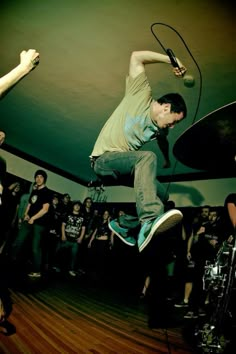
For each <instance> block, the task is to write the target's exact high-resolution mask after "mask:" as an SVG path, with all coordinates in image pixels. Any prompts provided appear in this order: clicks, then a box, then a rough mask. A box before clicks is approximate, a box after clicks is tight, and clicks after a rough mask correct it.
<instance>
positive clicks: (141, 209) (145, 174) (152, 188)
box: [94, 151, 168, 223]
mask: <svg viewBox="0 0 236 354" xmlns="http://www.w3.org/2000/svg"><path fill="white" fill-rule="evenodd" d="M94 172H95V173H96V174H97V176H98V177H99V178H101V180H104V181H106V180H107V178H110V177H111V179H112V180H114V184H116V185H117V184H119V185H124V186H130V187H131V186H133V187H134V190H135V199H136V209H137V214H138V218H139V221H140V222H141V223H143V222H145V221H147V220H151V219H154V218H156V217H157V216H158V215H160V214H162V213H163V210H164V207H163V202H166V201H167V200H168V196H167V195H166V191H165V189H164V187H163V186H162V185H161V184H160V182H158V180H157V177H156V176H157V157H156V154H154V153H153V152H151V151H127V152H106V153H104V154H103V155H101V156H99V157H98V158H97V159H96V160H95V162H94ZM105 184H106V183H105Z"/></svg>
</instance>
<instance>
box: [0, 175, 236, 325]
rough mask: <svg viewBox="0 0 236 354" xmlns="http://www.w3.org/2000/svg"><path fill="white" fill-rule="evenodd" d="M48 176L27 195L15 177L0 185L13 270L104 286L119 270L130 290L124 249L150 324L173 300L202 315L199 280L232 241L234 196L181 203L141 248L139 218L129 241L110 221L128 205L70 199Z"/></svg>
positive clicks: (5, 246)
mask: <svg viewBox="0 0 236 354" xmlns="http://www.w3.org/2000/svg"><path fill="white" fill-rule="evenodd" d="M46 181H47V173H46V172H45V171H44V170H37V171H36V172H35V174H34V181H33V182H32V183H31V184H30V188H29V191H28V192H27V193H23V191H22V189H21V184H20V182H18V181H17V182H15V183H11V184H10V185H9V186H8V187H7V188H5V189H4V192H3V195H2V205H1V228H2V233H1V244H0V255H1V257H4V258H5V259H7V263H8V265H10V266H11V269H13V273H17V274H19V272H22V274H23V273H25V274H27V275H28V278H29V279H31V280H32V279H34V280H36V279H40V278H41V279H44V278H46V277H49V276H50V277H54V276H55V277H58V276H59V275H58V273H60V274H61V276H63V277H64V276H67V277H69V278H71V279H72V278H74V279H78V281H80V280H81V279H85V278H86V281H89V282H90V284H93V283H94V281H95V282H96V284H100V286H102V285H103V284H104V283H105V284H106V283H107V281H108V280H109V283H110V284H112V282H116V281H117V282H118V278H119V277H117V273H116V271H117V269H119V271H120V273H121V274H120V278H119V284H120V285H119V286H121V287H124V288H126V291H127V290H128V289H127V282H126V280H127V279H126V280H125V277H126V276H127V274H125V272H126V270H125V269H124V267H122V265H123V266H124V264H126V265H128V263H127V261H124V257H123V256H124V253H125V252H126V254H129V260H128V261H129V262H133V264H129V267H130V269H131V271H130V276H132V271H137V269H139V270H140V272H139V275H138V277H137V278H136V281H137V282H136V284H134V282H133V283H132V282H130V284H131V283H132V284H133V285H134V289H132V290H133V291H135V294H136V296H137V297H139V296H140V300H141V299H142V300H143V299H145V300H146V301H147V303H148V305H149V306H150V311H149V325H150V326H151V327H155V326H164V325H166V320H167V318H168V316H167V307H168V308H169V304H170V301H171V302H172V303H174V306H173V308H184V309H186V313H185V314H184V318H186V319H196V318H198V317H199V316H206V315H207V308H208V306H209V304H210V301H211V298H210V296H209V293H208V292H207V291H206V289H204V284H203V280H204V272H205V268H206V267H205V266H206V264H207V263H210V264H214V262H216V260H217V257H218V254H219V253H220V252H221V249H222V247H223V246H224V247H225V243H227V244H228V247H230V246H232V245H233V242H234V241H233V240H234V238H233V235H234V230H235V208H236V207H235V205H236V200H235V196H236V194H230V195H229V196H228V197H227V198H226V202H225V206H221V207H210V206H203V207H199V208H188V209H187V210H188V212H186V210H184V208H183V209H182V212H183V215H184V217H183V222H182V223H181V224H178V225H176V226H175V227H174V228H172V229H171V230H170V231H169V232H168V233H167V232H166V233H163V234H160V235H159V236H158V237H156V238H154V239H153V240H152V242H151V247H146V248H145V251H144V252H141V253H140V251H139V248H138V235H139V231H140V227H139V226H138V225H137V224H136V229H135V228H133V234H132V239H133V240H134V242H133V243H128V242H127V241H126V240H125V241H126V242H122V241H123V240H122V239H120V237H117V235H116V233H115V232H114V231H113V230H112V227H110V226H109V225H110V224H112V223H113V222H119V223H122V220H124V218H125V217H126V218H127V215H129V210H125V209H126V208H127V206H125V204H124V208H123V209H121V208H120V205H119V210H115V209H114V207H113V208H111V207H109V203H94V202H93V200H92V198H91V197H86V198H85V200H84V201H83V202H81V201H80V200H71V197H70V195H69V194H68V193H65V194H63V195H61V194H59V193H56V192H54V191H50V190H49V189H48V188H47V187H46ZM26 201H27V202H26ZM171 208H174V203H170V202H168V203H166V210H168V209H171ZM135 217H136V216H135V215H133V216H131V215H129V221H130V220H131V218H133V220H134V222H135V220H136V219H135ZM134 230H135V231H134ZM130 237H131V236H130ZM163 250H165V252H164V253H163ZM127 252H128V253H127ZM129 252H130V253H129ZM114 260H115V262H116V264H114ZM220 261H221V262H223V259H222V260H220ZM119 264H120V266H119ZM171 265H172V266H171ZM221 265H222V264H221ZM170 266H171V267H170ZM115 268H116V269H115ZM111 269H112V270H113V271H112V272H111ZM170 269H172V270H170ZM115 277H117V279H115ZM122 277H123V283H122ZM130 284H129V285H130ZM177 311H178V310H177ZM157 319H158V323H157V322H156V321H157ZM164 319H165V321H164ZM160 320H161V322H160ZM163 321H164V322H163Z"/></svg>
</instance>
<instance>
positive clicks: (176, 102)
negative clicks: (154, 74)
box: [157, 93, 187, 118]
mask: <svg viewBox="0 0 236 354" xmlns="http://www.w3.org/2000/svg"><path fill="white" fill-rule="evenodd" d="M157 102H158V103H160V104H163V103H170V105H171V112H174V113H181V112H183V118H185V117H186V116H187V106H186V103H185V102H184V99H183V97H182V96H181V95H180V94H178V93H168V94H166V95H164V96H162V97H160V98H158V99H157Z"/></svg>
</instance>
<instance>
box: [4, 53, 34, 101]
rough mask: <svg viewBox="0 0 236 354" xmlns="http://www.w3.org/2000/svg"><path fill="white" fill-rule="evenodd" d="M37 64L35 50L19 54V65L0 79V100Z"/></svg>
mask: <svg viewBox="0 0 236 354" xmlns="http://www.w3.org/2000/svg"><path fill="white" fill-rule="evenodd" d="M38 64H39V53H38V52H37V51H36V50H35V49H29V50H28V51H25V50H23V51H22V52H21V53H20V64H19V65H17V66H16V67H15V68H14V69H13V70H11V71H10V72H9V73H8V74H6V75H4V76H3V77H1V78H0V99H2V98H3V97H4V96H5V95H6V94H7V93H8V92H9V91H10V90H11V89H12V88H13V87H14V86H15V85H16V84H17V83H18V82H19V81H20V80H21V79H23V77H24V76H26V75H28V74H29V73H30V72H31V71H32V70H33V69H34V68H35V67H36V66H37V65H38Z"/></svg>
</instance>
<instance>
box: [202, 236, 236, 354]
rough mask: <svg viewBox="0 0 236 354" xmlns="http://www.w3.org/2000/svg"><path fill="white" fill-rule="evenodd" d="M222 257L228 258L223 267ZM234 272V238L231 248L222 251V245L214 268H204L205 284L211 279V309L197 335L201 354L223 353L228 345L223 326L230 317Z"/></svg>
mask: <svg viewBox="0 0 236 354" xmlns="http://www.w3.org/2000/svg"><path fill="white" fill-rule="evenodd" d="M227 253H228V254H227ZM222 256H228V261H227V262H226V263H225V264H223V265H221V264H220V258H221V257H222ZM213 269H214V271H213V274H212V270H213ZM209 270H210V272H209ZM235 271H236V237H235V236H234V244H233V246H229V247H228V250H225V251H224V245H223V248H222V250H221V251H220V254H219V255H218V257H217V260H216V266H215V267H212V266H209V265H207V266H206V272H205V276H206V279H205V280H206V282H207V281H209V275H211V278H212V279H211V280H210V282H209V286H208V290H209V292H210V296H211V297H212V299H211V300H212V303H213V308H212V311H211V313H212V314H211V315H210V318H209V321H208V323H205V324H204V325H203V327H202V329H200V330H199V331H198V333H197V335H198V337H199V342H198V347H199V348H200V349H201V350H202V352H203V353H224V352H225V349H226V347H227V345H228V344H229V340H227V339H226V338H225V336H224V325H225V322H226V320H227V319H230V317H232V314H231V313H230V308H229V305H230V300H231V295H232V290H233V284H234V281H235Z"/></svg>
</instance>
